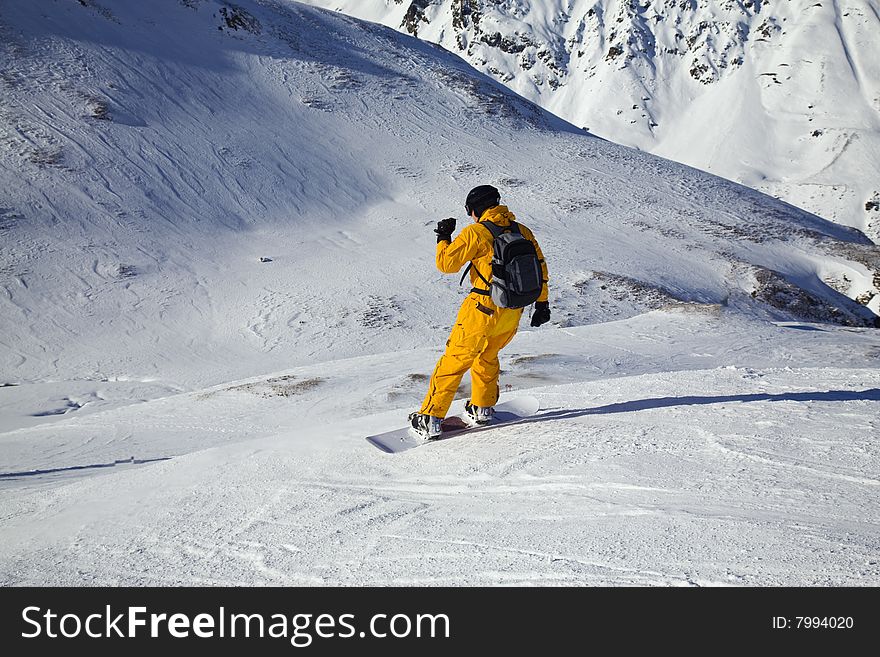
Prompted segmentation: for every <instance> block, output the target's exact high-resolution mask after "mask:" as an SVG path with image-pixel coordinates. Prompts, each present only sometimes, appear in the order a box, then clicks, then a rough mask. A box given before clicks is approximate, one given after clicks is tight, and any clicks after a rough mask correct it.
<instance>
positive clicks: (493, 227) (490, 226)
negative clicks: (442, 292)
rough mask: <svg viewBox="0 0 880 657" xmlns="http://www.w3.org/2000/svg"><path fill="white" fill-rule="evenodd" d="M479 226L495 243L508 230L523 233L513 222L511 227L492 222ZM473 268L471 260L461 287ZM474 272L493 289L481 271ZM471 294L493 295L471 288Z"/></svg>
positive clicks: (463, 275) (487, 291)
mask: <svg viewBox="0 0 880 657" xmlns="http://www.w3.org/2000/svg"><path fill="white" fill-rule="evenodd" d="M479 225H481V226H483V227H485V228H486V230H488V231H489V232H490V233H491V234H492V241H493V242H494V241H495V238H496V237H498V236H499V235H501V234H502V233H503V232H505V231H506V230H508V229H510V230H511V231H512V232H516V233H519V234H520V235H522V231H520V229H519V226H518V225H517V224H516V222H515V221H511V222H510V226H499V225H498V224H496V223H494V222H491V221H481V222H479ZM473 266H474V261H473V260H471V261H470V262H469V263H468V266H467V267H466V268H465V270H464V273H463V274H462V275H461V280H459V281H458V285H459V286H461V284H462V283H464V277H465V276H467V275H468V272H469V271H470V270H471V268H472V267H473ZM474 271H475V272H477V276H478V277H479V278H480V280H481V281H483V282H484V283H485V284H486V287H487V288H491V287H492V284H491V283H490V282H489V281H487V280H486V279H485V277H484V276H483V275H482V274H481V273H480V270H479V269H474ZM471 292H476V293H477V294H483V295H485V296H487V297H488V296H491V295H492V293H491V292H490V291H489V290H488V289H487V290H482V289H480V288H478V287H473V288H471Z"/></svg>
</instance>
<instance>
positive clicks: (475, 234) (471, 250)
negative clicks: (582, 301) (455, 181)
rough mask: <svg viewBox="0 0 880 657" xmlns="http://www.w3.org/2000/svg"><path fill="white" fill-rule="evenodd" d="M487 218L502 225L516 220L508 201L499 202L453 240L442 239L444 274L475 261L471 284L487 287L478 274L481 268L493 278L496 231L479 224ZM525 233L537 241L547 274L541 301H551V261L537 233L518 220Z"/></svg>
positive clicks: (440, 258)
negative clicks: (549, 265)
mask: <svg viewBox="0 0 880 657" xmlns="http://www.w3.org/2000/svg"><path fill="white" fill-rule="evenodd" d="M484 221H491V222H492V223H493V224H496V225H498V226H509V225H510V223H511V222H512V221H516V217H515V216H514V214H513V213H512V212H511V211H510V210H508V209H507V206H506V205H496V206H495V207H494V208H489V209H488V210H486V211H485V212H484V213H483V216H482V217H480V221H479V222H476V223H473V224H469V225H468V226H466V227H465V228H464V229H463V230H462V231H461V232H460V233H459V234H458V237H456V238H455V239H454V240H453V241H452V242H447V241H441V242H439V243H438V244H437V269H439V270H440V271H442V272H443V273H444V274H455V273H456V272H458V271H459V270H460V269H461V268H462V267H464V266H465V265H466V264H467V263H468V262H473V263H474V266H473V267H472V268H471V271H470V277H471V286H472V287H475V288H477V289H480V290H485V289H486V284H485V283H484V282H483V281H482V279H480V277H479V276H478V275H477V272H480V274H481V275H482V276H483V278H485V279H486V280H487V281H491V280H492V255H493V249H492V233H490V232H489V229H487V228H485V227H484V226H480V225H479V224H480V223H482V222H484ZM517 225H518V226H519V228H520V232H521V233H522V236H523V237H525V238H526V239H527V240H529V241H530V242H531V243H532V244H534V245H535V251H537V252H538V259H539V260H540V261H541V272H542V275H543V278H544V285H543V287H542V288H541V294H540V296H538V301H547V299H548V291H547V280H548V276H547V263H546V262H544V254H543V253H542V252H541V247H540V246H538V242H537V241H536V240H535V236H534V235H533V234H532V231H530V230H529V229H528V228H526V227H525V226H523V225H522V224H521V223H519V222H517ZM484 299H485V300H486V301H488V302H489V303H491V300H490V298H489V297H484Z"/></svg>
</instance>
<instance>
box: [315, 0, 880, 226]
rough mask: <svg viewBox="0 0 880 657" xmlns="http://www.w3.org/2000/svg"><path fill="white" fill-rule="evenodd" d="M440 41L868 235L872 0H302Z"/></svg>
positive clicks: (872, 196)
mask: <svg viewBox="0 0 880 657" xmlns="http://www.w3.org/2000/svg"><path fill="white" fill-rule="evenodd" d="M307 4H312V5H317V6H322V7H327V8H330V9H338V10H340V11H343V12H346V13H348V14H351V15H353V16H358V17H360V18H366V19H368V20H372V21H377V22H381V23H383V24H385V25H389V26H391V27H395V28H397V29H400V30H402V31H404V32H407V33H410V34H413V35H417V36H418V37H419V38H422V39H427V40H429V41H433V42H436V43H440V44H442V45H443V46H444V47H445V48H447V49H449V50H451V51H452V52H455V53H458V54H460V55H461V56H462V57H464V58H465V59H467V60H468V61H469V62H471V63H472V64H473V65H474V66H475V67H477V68H478V69H479V70H481V71H483V72H485V73H487V74H488V75H490V76H492V77H494V78H495V79H497V80H499V81H501V82H503V83H504V84H506V85H508V86H509V87H510V88H511V89H513V90H515V91H516V92H517V93H519V94H521V95H523V96H524V97H526V98H528V99H530V100H533V101H534V102H536V103H538V104H539V105H541V106H543V107H545V108H547V109H549V110H550V111H552V112H554V113H555V114H558V115H559V116H561V117H563V118H565V119H567V120H569V121H571V122H572V123H574V124H575V125H578V126H585V127H587V128H589V130H590V131H591V132H593V133H594V134H597V135H600V136H603V137H606V138H608V139H611V140H613V141H616V142H618V143H621V144H626V145H630V146H636V147H638V148H641V149H644V150H647V151H650V152H652V153H655V154H658V155H661V156H663V157H667V158H670V159H673V160H676V161H678V162H684V163H685V164H689V165H691V166H695V167H698V168H700V169H704V170H706V171H711V172H712V173H715V174H718V175H720V176H723V177H725V178H728V179H731V180H736V181H739V182H741V183H743V184H745V185H748V186H749V187H753V188H755V189H759V190H761V191H764V192H766V193H768V194H771V195H774V196H778V197H780V198H783V199H785V200H786V201H788V202H790V203H792V204H794V205H797V206H798V207H802V208H805V209H806V210H808V211H810V212H814V213H816V214H818V215H820V216H822V217H825V218H827V219H831V220H833V221H837V222H840V223H843V224H846V225H849V226H854V227H856V228H858V229H860V230H862V231H863V232H865V233H866V234H868V235H869V236H870V237H871V238H872V239H873V240H874V241H875V242H876V241H878V240H880V186H878V180H880V159H878V158H877V155H876V154H877V152H878V150H880V39H877V36H876V35H877V32H878V29H880V4H878V2H877V0H847V1H846V2H838V1H836V0H835V1H833V2H817V1H816V0H774V1H772V2H767V1H764V0H723V1H718V0H688V1H677V0H667V1H665V2H633V1H631V0H542V1H541V2H529V1H528V0H307Z"/></svg>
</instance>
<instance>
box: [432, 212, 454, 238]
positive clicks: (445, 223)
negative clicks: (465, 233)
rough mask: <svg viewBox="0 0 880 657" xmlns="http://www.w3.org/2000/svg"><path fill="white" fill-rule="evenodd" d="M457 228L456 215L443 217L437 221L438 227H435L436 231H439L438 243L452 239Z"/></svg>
mask: <svg viewBox="0 0 880 657" xmlns="http://www.w3.org/2000/svg"><path fill="white" fill-rule="evenodd" d="M454 230H455V217H449V219H443V220H441V221H438V222H437V228H435V229H434V232H435V233H437V244H439V243H440V242H442V241H444V240H446V241H447V242H451V241H452V231H454Z"/></svg>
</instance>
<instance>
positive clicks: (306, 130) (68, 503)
mask: <svg viewBox="0 0 880 657" xmlns="http://www.w3.org/2000/svg"><path fill="white" fill-rule="evenodd" d="M0 48H2V56H0V89H2V95H0V116H2V123H0V126H2V133H0V197H2V199H3V201H2V211H0V375H2V378H0V445H2V448H0V488H2V496H3V501H2V508H3V513H2V514H0V525H2V532H3V535H4V540H3V542H2V545H0V582H2V583H3V584H6V585H9V584H37V583H43V584H61V583H66V584H72V585H80V584H85V583H89V584H123V583H126V584H147V583H149V584H163V585H167V584H184V583H186V584H207V583H213V584H219V583H226V584H244V583H251V584H267V583H272V584H278V583H286V584H294V583H297V584H308V583H313V584H314V583H326V584H340V583H343V584H366V583H373V584H392V583H393V584H444V583H447V584H498V583H528V584H540V583H593V584H596V583H600V584H601V583H606V584H661V585H669V584H685V585H687V584H736V583H746V584H772V583H783V584H864V583H868V584H876V583H877V582H880V572H878V570H877V567H876V560H873V561H872V559H874V556H875V555H876V549H877V545H878V536H877V532H876V527H877V522H876V520H877V519H876V505H874V504H873V501H874V498H875V495H876V487H877V485H878V477H877V471H878V467H877V466H878V451H877V434H878V424H877V417H878V408H880V398H878V393H877V391H878V389H880V373H878V369H877V365H878V362H880V361H878V354H880V336H878V333H877V331H876V328H874V327H875V326H876V325H877V317H878V314H880V259H878V254H877V249H876V247H875V246H874V245H873V244H871V243H870V241H869V240H867V239H866V238H865V237H864V235H862V234H861V233H859V232H858V231H855V230H853V229H851V228H848V227H845V226H841V225H838V224H835V223H832V222H829V221H826V220H823V219H821V218H819V217H817V216H814V215H811V214H808V213H806V212H803V211H802V210H799V209H797V208H794V207H792V206H790V205H787V204H785V203H783V202H781V201H779V200H776V199H773V198H771V197H768V196H765V195H763V194H760V193H758V192H755V191H753V190H750V189H748V188H745V187H742V186H740V185H737V184H734V183H731V182H729V181H726V180H723V179H720V178H717V177H714V176H712V175H709V174H706V173H703V172H701V171H698V170H694V169H690V168H688V167H686V166H684V165H681V164H677V163H674V162H670V161H667V160H663V159H660V158H657V157H655V156H652V155H650V154H648V153H645V152H642V151H637V150H633V149H629V148H626V147H623V146H620V145H616V144H614V143H611V142H608V141H604V140H602V139H599V138H597V137H595V136H592V135H589V134H587V133H585V132H584V131H583V130H581V129H580V128H579V127H576V126H574V125H572V124H569V123H566V122H565V121H563V120H561V119H559V118H557V117H556V116H554V115H552V114H550V113H548V112H546V111H544V110H542V109H540V108H538V107H536V106H535V105H533V104H531V103H530V102H528V101H527V100H524V99H522V98H521V97H519V96H516V95H514V94H513V93H511V92H510V91H509V90H507V89H506V88H505V87H503V85H501V84H500V83H498V82H497V81H495V80H493V79H491V78H490V77H486V76H483V75H481V74H479V73H476V72H474V71H473V69H472V68H471V67H470V66H469V65H468V64H467V63H466V62H464V61H463V60H461V59H460V58H458V57H457V56H455V55H454V54H451V53H449V52H447V51H445V50H443V49H441V48H437V47H435V46H432V45H430V44H427V43H425V42H422V41H419V40H417V39H414V38H411V37H408V36H406V35H401V34H399V33H398V32H396V31H394V30H391V29H389V28H386V27H382V26H380V25H377V24H373V23H366V22H362V21H359V20H356V19H354V18H351V17H347V16H344V15H341V14H337V13H332V12H328V11H323V10H319V9H315V8H311V7H307V6H303V5H301V4H296V3H290V2H286V1H280V0H278V1H275V0H239V1H238V2H236V3H235V4H231V3H225V2H222V1H221V0H157V1H156V2H151V3H131V2H124V1H122V0H120V1H118V2H111V1H110V0H103V1H101V2H97V1H93V0H82V1H77V2H74V1H68V2H62V1H60V0H59V1H55V2H49V1H45V2H35V3H9V4H6V5H4V6H3V10H2V12H0ZM480 183H492V184H495V185H497V186H498V187H499V188H500V189H501V191H502V195H503V200H504V201H505V202H506V203H507V204H508V205H509V206H510V208H511V209H512V210H513V211H514V212H515V213H516V214H517V216H518V217H519V218H520V220H521V221H523V223H525V224H526V225H528V226H529V227H530V228H532V229H533V230H534V232H535V234H536V235H537V237H538V239H539V241H540V242H541V245H542V247H543V251H544V253H545V255H546V257H547V259H548V264H549V267H550V276H551V281H550V288H551V296H550V303H551V309H552V313H553V315H552V320H551V323H550V324H549V325H546V326H545V327H541V328H540V329H536V330H532V329H529V328H527V327H526V326H525V324H526V322H523V324H524V326H523V327H522V330H521V332H520V334H519V335H518V336H517V337H516V338H515V340H514V341H513V342H512V343H511V344H510V345H509V347H508V348H507V349H505V351H504V352H503V359H502V369H503V375H502V377H503V378H502V388H503V390H504V391H505V395H515V394H516V393H517V391H522V390H529V394H530V395H534V396H536V397H537V398H538V399H539V400H540V402H541V404H542V411H541V412H539V414H538V415H537V416H536V417H535V420H534V422H531V423H530V424H528V425H527V427H522V426H521V427H499V428H498V429H497V430H489V431H486V432H483V433H482V434H480V436H479V438H475V439H474V440H467V441H455V440H449V441H444V442H440V443H436V444H431V445H427V446H425V447H420V448H418V449H415V450H411V452H407V453H404V454H401V455H394V456H389V455H386V454H382V453H380V452H379V451H378V450H376V449H375V448H373V447H372V446H371V445H369V444H368V443H367V442H366V441H365V440H363V437H364V436H365V435H366V434H367V433H368V432H376V431H380V430H384V429H391V428H394V427H396V426H399V425H400V423H401V422H402V421H403V419H404V418H405V416H406V413H407V412H408V411H410V410H412V409H413V407H414V406H415V405H416V404H417V403H418V402H419V401H420V399H421V397H422V396H423V395H424V388H425V385H426V380H427V374H428V373H429V372H430V371H431V368H432V366H433V363H434V362H435V360H436V358H437V356H438V354H439V352H440V349H441V348H442V346H443V344H444V342H445V340H446V338H447V334H448V329H449V326H450V324H451V322H452V321H453V319H454V317H455V312H456V309H457V306H458V304H459V303H460V300H461V298H462V296H463V291H462V289H461V288H459V287H458V285H457V283H458V279H457V277H453V276H444V275H441V274H440V273H438V272H437V271H436V270H435V268H434V249H435V240H434V237H435V236H434V234H433V232H432V229H433V227H434V225H435V222H436V221H437V220H438V219H440V218H444V217H447V216H457V217H459V221H460V223H459V227H461V226H462V225H463V223H462V222H464V218H463V217H462V210H461V208H462V202H463V199H464V196H465V194H466V193H467V190H468V189H470V188H471V187H473V186H474V185H476V184H480ZM460 392H461V394H460V397H464V396H466V395H467V393H468V389H467V385H466V384H465V385H464V386H463V388H462V390H461V391H460ZM457 403H458V404H460V403H461V400H459V402H457ZM756 546H757V547H756ZM842 547H845V548H846V549H845V550H844V549H841V548H842ZM756 550H758V551H759V554H758V556H759V557H760V558H756V555H755V551H756Z"/></svg>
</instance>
